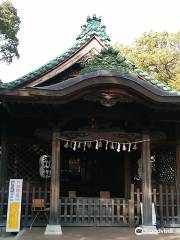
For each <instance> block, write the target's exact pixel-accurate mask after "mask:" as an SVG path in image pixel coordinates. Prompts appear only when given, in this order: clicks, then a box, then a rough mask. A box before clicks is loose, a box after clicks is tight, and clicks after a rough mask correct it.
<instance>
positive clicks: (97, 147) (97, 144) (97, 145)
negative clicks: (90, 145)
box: [95, 140, 99, 150]
mask: <svg viewBox="0 0 180 240" xmlns="http://www.w3.org/2000/svg"><path fill="white" fill-rule="evenodd" d="M95 149H96V150H98V149H99V143H98V141H97V140H96V147H95Z"/></svg>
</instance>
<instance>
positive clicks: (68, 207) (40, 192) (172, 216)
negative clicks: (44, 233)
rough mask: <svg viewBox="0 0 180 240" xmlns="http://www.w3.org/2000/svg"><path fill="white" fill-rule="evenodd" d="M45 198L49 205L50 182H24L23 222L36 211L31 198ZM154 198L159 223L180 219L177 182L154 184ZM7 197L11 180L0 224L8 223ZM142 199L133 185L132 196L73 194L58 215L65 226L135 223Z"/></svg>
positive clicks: (1, 192) (1, 195) (0, 204)
mask: <svg viewBox="0 0 180 240" xmlns="http://www.w3.org/2000/svg"><path fill="white" fill-rule="evenodd" d="M34 198H43V199H45V201H46V206H47V207H49V199H50V190H49V185H46V184H38V183H35V182H34V183H33V182H26V183H24V187H23V196H22V214H21V222H22V225H23V226H29V225H30V223H31V221H32V219H33V214H32V211H31V204H32V199H34ZM152 199H153V202H154V203H155V206H156V213H157V224H158V225H161V226H170V225H174V224H177V223H178V220H179V216H180V193H177V192H176V190H175V187H174V186H168V185H158V186H156V187H153V190H152ZM7 201H8V183H7V184H6V185H5V186H4V187H2V188H1V189H0V225H3V224H5V222H6V214H7ZM140 202H142V192H141V190H140V188H139V187H136V186H134V185H133V184H132V185H131V199H121V198H110V199H100V198H81V197H80V198H74V199H69V198H67V197H62V198H61V199H60V205H59V206H60V208H59V218H60V221H61V224H62V225H64V226H82V225H84V226H85V225H87V226H94V225H96V226H135V225H138V224H139V223H140V222H141V214H140ZM46 224H47V220H46V218H45V217H44V216H43V215H42V216H40V217H39V219H38V220H37V221H36V223H35V225H38V226H44V225H46Z"/></svg>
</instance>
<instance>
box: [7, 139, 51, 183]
mask: <svg viewBox="0 0 180 240" xmlns="http://www.w3.org/2000/svg"><path fill="white" fill-rule="evenodd" d="M47 153H49V152H48V145H43V144H32V143H16V144H12V143H11V144H8V145H7V162H8V170H7V174H8V179H10V178H23V179H24V180H39V179H40V175H39V158H40V156H42V155H43V154H47Z"/></svg>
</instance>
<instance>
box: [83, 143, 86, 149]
mask: <svg viewBox="0 0 180 240" xmlns="http://www.w3.org/2000/svg"><path fill="white" fill-rule="evenodd" d="M83 150H84V151H85V150H86V142H84V149H83Z"/></svg>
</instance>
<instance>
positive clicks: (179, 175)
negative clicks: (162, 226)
mask: <svg viewBox="0 0 180 240" xmlns="http://www.w3.org/2000/svg"><path fill="white" fill-rule="evenodd" d="M179 139H180V126H179V125H176V191H177V193H179V194H180V140H179ZM178 196H179V195H178ZM178 202H180V201H179V200H178ZM177 217H178V223H179V222H180V205H179V204H178V205H177Z"/></svg>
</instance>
